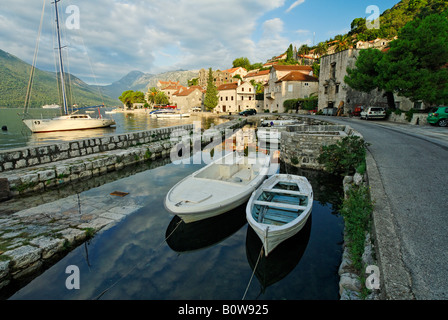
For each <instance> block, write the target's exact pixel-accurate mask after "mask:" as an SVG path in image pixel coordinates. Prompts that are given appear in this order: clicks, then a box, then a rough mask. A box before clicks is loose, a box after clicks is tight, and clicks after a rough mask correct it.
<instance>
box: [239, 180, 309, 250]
mask: <svg viewBox="0 0 448 320" xmlns="http://www.w3.org/2000/svg"><path fill="white" fill-rule="evenodd" d="M312 207H313V189H312V187H311V184H310V183H309V182H308V180H307V179H306V178H305V177H302V176H296V175H290V174H275V175H273V176H271V177H270V178H268V179H267V180H265V181H264V182H263V184H262V185H261V186H260V187H259V188H258V189H257V190H256V191H254V192H253V193H252V195H251V197H250V199H249V201H248V203H247V206H246V218H247V221H248V222H249V225H250V226H251V227H252V229H254V231H255V233H256V234H257V235H258V237H259V238H260V240H261V242H262V243H263V247H264V254H265V255H266V256H268V254H269V253H270V252H271V251H272V250H274V249H275V248H276V247H277V246H278V245H279V244H280V243H281V242H283V241H284V240H286V239H288V238H290V237H292V236H293V235H295V234H297V233H298V232H299V231H300V230H301V229H302V228H303V226H304V225H305V223H306V221H307V219H308V217H309V215H310V214H311V210H312Z"/></svg>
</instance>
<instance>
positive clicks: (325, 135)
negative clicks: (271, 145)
mask: <svg viewBox="0 0 448 320" xmlns="http://www.w3.org/2000/svg"><path fill="white" fill-rule="evenodd" d="M350 135H358V133H357V132H356V131H354V130H353V129H352V128H351V127H349V126H345V125H298V126H288V127H287V131H286V132H282V134H281V139H280V157H281V160H282V161H283V162H285V163H287V164H290V165H293V166H297V167H300V168H304V169H315V170H322V169H323V165H322V164H320V163H319V162H318V161H317V158H318V157H319V155H320V153H321V148H322V146H324V145H325V146H326V145H330V144H335V143H337V141H339V140H341V139H343V138H344V137H346V136H350Z"/></svg>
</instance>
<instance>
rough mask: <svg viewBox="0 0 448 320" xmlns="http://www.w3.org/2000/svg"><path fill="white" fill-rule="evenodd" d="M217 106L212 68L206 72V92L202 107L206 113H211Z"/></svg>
mask: <svg viewBox="0 0 448 320" xmlns="http://www.w3.org/2000/svg"><path fill="white" fill-rule="evenodd" d="M217 105H218V89H217V88H216V86H215V83H214V81H213V71H212V68H210V69H209V71H208V80H207V91H206V93H205V98H204V106H205V108H206V109H207V110H208V111H212V110H213V109H215V108H216V106H217Z"/></svg>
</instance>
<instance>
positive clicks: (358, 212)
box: [340, 185, 373, 271]
mask: <svg viewBox="0 0 448 320" xmlns="http://www.w3.org/2000/svg"><path fill="white" fill-rule="evenodd" d="M372 211H373V204H372V201H371V199H370V194H369V189H368V187H367V186H364V185H361V186H351V187H350V188H349V190H348V191H347V197H346V198H345V199H344V201H343V203H342V208H341V210H340V213H341V214H342V216H343V217H344V222H345V230H346V237H347V239H346V241H347V246H348V247H349V252H350V258H351V260H352V262H353V267H354V268H355V269H356V270H358V271H361V270H362V267H363V266H362V254H363V253H364V245H365V241H366V233H367V232H368V231H369V230H370V221H371V216H372Z"/></svg>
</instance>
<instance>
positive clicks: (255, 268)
mask: <svg viewBox="0 0 448 320" xmlns="http://www.w3.org/2000/svg"><path fill="white" fill-rule="evenodd" d="M262 255H263V245H261V250H260V254H259V255H258V259H257V263H255V267H254V271H253V272H252V275H251V276H250V280H249V283H248V284H247V287H246V291H245V292H244V295H243V298H242V299H241V300H244V299H245V298H246V294H247V290H249V287H250V284H251V282H252V278H253V277H254V274H255V271H256V270H257V266H258V262H259V261H260V258H261V256H262Z"/></svg>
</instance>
